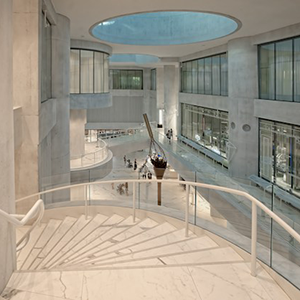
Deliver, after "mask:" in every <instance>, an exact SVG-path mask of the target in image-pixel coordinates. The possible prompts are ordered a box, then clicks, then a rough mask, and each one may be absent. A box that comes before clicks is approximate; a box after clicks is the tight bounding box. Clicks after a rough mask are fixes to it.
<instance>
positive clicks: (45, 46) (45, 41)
mask: <svg viewBox="0 0 300 300" xmlns="http://www.w3.org/2000/svg"><path fill="white" fill-rule="evenodd" d="M41 27H42V64H41V94H42V95H41V101H42V102H43V101H45V100H47V99H50V98H51V97H52V29H51V24H50V23H49V22H48V20H46V24H44V19H43V22H42V26H41Z"/></svg>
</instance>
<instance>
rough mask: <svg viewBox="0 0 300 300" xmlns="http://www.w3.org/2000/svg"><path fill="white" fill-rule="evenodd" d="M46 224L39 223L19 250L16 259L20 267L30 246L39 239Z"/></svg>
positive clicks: (30, 248) (29, 250)
mask: <svg viewBox="0 0 300 300" xmlns="http://www.w3.org/2000/svg"><path fill="white" fill-rule="evenodd" d="M45 227H46V224H41V225H40V226H37V227H36V228H35V229H34V230H33V231H32V232H31V234H30V238H29V241H28V243H27V245H26V246H25V247H24V248H23V249H22V250H21V251H20V254H19V255H18V259H17V266H18V268H20V267H21V266H22V264H23V263H24V261H25V260H26V259H27V256H28V255H29V253H30V252H31V250H32V247H33V246H34V245H35V243H36V241H37V240H38V239H39V237H40V235H41V234H42V232H43V230H44V229H45Z"/></svg>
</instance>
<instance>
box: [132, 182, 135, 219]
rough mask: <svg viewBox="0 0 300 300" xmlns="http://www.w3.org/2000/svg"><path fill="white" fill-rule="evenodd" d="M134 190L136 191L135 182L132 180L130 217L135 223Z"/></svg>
mask: <svg viewBox="0 0 300 300" xmlns="http://www.w3.org/2000/svg"><path fill="white" fill-rule="evenodd" d="M135 192H136V183H135V182H133V185H132V210H133V211H132V219H133V223H135Z"/></svg>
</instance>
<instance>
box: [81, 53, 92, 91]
mask: <svg viewBox="0 0 300 300" xmlns="http://www.w3.org/2000/svg"><path fill="white" fill-rule="evenodd" d="M93 60H94V59H93V51H86V50H81V60H80V66H81V74H80V75H81V76H80V78H81V93H93V73H94V68H93V66H94V61H93Z"/></svg>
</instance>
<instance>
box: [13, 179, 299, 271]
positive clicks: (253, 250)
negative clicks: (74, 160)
mask: <svg viewBox="0 0 300 300" xmlns="http://www.w3.org/2000/svg"><path fill="white" fill-rule="evenodd" d="M151 181H152V182H158V183H164V182H165V183H168V184H170V183H173V184H181V185H185V186H186V207H185V233H186V235H188V230H189V219H188V217H189V193H188V191H189V189H190V186H196V187H201V188H207V189H211V190H216V191H221V192H226V193H231V194H234V195H238V196H243V197H245V198H246V199H248V200H249V201H251V203H252V222H251V223H252V224H251V225H252V226H251V274H252V275H253V276H256V259H257V207H259V208H260V209H261V210H263V211H264V212H265V213H266V214H267V215H269V217H270V218H272V219H273V220H274V221H276V222H277V223H278V224H279V225H280V226H281V227H282V228H283V229H284V230H286V231H287V232H288V233H289V234H290V235H291V236H292V237H293V238H295V239H296V240H297V241H298V242H299V243H300V235H299V234H298V233H297V232H296V231H295V230H294V229H293V228H292V227H291V226H289V225H288V224H287V223H286V222H285V221H283V220H282V219H281V218H280V217H279V216H278V215H276V214H275V213H274V212H272V211H271V210H270V209H269V208H268V207H266V206H265V205H264V204H263V203H261V202H260V201H259V200H257V199H256V198H254V197H253V196H251V195H250V194H248V193H246V192H244V191H240V190H235V189H231V188H226V187H222V186H216V185H211V184H206V183H198V182H192V181H181V180H164V179H162V180H157V179H152V180H151ZM123 182H124V179H123V180H108V181H98V182H89V183H81V184H75V185H69V186H64V187H59V188H55V189H51V190H47V191H44V192H40V193H36V194H33V195H30V196H27V197H24V198H21V199H19V200H17V201H16V203H19V202H21V201H25V200H26V199H29V198H31V197H34V196H42V195H44V194H48V193H52V192H56V191H61V190H64V189H69V188H74V187H80V186H81V187H88V186H91V185H96V184H107V183H114V184H116V183H123ZM126 182H128V183H132V184H133V189H134V192H133V199H132V201H133V203H132V208H133V219H134V221H135V209H136V191H135V189H136V185H137V183H147V182H150V181H149V180H147V179H126ZM87 206H88V199H85V208H86V212H87ZM86 217H87V216H86Z"/></svg>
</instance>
